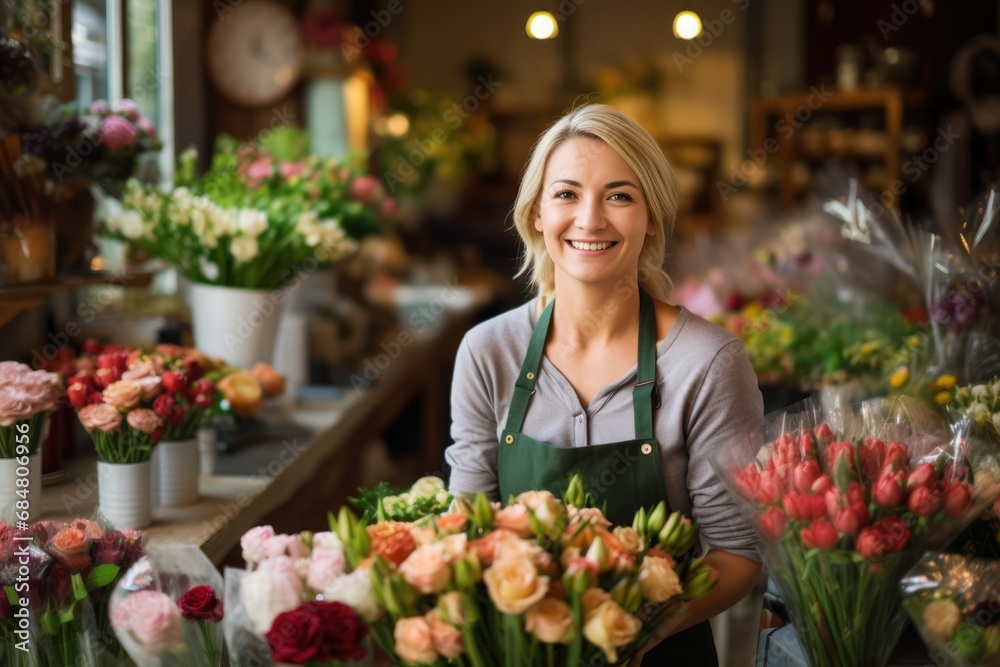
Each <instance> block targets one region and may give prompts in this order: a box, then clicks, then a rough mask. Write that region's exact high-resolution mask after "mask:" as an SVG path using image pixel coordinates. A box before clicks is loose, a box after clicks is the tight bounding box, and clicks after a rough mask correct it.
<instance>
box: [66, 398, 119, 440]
mask: <svg viewBox="0 0 1000 667" xmlns="http://www.w3.org/2000/svg"><path fill="white" fill-rule="evenodd" d="M77 416H78V417H79V418H80V423H81V424H83V428H85V429H87V433H90V432H91V431H93V430H94V429H97V430H98V431H104V432H105V433H110V432H112V431H115V430H117V429H118V427H119V426H121V424H122V416H121V414H120V413H119V412H118V409H117V408H115V407H114V406H112V405H108V404H107V403H94V404H93V405H85V406H84V407H82V408H80V411H79V412H78V413H77Z"/></svg>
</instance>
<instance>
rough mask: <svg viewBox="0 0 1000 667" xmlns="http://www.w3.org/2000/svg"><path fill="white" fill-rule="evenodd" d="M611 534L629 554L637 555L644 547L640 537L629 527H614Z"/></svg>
mask: <svg viewBox="0 0 1000 667" xmlns="http://www.w3.org/2000/svg"><path fill="white" fill-rule="evenodd" d="M611 534H612V535H614V536H615V538H616V539H617V540H618V542H619V543H620V544H621V545H622V548H624V549H625V551H627V552H628V553H630V554H633V555H635V554H637V553H639V552H640V551H642V549H643V547H644V545H643V543H642V536H641V535H639V533H638V532H637V531H636V530H635V528H632V527H631V526H616V527H615V529H614V530H613V531H611Z"/></svg>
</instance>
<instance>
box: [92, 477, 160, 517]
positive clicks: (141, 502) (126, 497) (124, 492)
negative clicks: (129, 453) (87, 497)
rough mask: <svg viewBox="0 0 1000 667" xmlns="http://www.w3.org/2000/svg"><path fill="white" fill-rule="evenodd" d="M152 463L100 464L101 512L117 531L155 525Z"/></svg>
mask: <svg viewBox="0 0 1000 667" xmlns="http://www.w3.org/2000/svg"><path fill="white" fill-rule="evenodd" d="M149 467H150V464H149V461H143V462H142V463H105V462H104V461H98V462H97V509H98V510H99V511H100V513H101V514H103V515H104V518H105V519H107V520H108V521H109V522H110V523H111V524H112V525H113V526H114V527H115V528H117V529H119V530H124V529H126V528H145V527H146V526H148V525H149V524H150V523H152V521H153V511H152V506H151V503H150V498H149V481H150V477H149Z"/></svg>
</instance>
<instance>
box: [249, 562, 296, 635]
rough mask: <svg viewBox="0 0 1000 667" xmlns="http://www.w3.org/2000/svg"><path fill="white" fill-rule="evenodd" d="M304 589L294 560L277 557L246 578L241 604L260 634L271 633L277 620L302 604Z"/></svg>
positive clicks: (258, 567)
mask: <svg viewBox="0 0 1000 667" xmlns="http://www.w3.org/2000/svg"><path fill="white" fill-rule="evenodd" d="M303 590H304V586H303V584H302V579H300V578H299V575H298V572H297V571H296V569H295V565H294V564H293V563H292V559H291V558H289V557H287V556H277V557H275V558H268V559H265V560H264V561H263V562H261V563H260V565H258V566H257V569H256V570H254V571H253V572H251V573H249V574H246V575H244V576H243V581H242V582H241V585H240V601H241V602H242V603H243V607H244V609H245V611H246V614H247V616H248V617H249V618H250V621H251V623H253V627H254V631H255V632H256V633H257V634H261V635H262V634H264V633H265V632H267V631H268V630H270V629H271V624H272V623H273V622H274V619H275V617H276V616H277V615H278V614H280V613H281V612H283V611H290V610H292V609H295V608H296V607H298V606H299V605H300V604H302V593H303Z"/></svg>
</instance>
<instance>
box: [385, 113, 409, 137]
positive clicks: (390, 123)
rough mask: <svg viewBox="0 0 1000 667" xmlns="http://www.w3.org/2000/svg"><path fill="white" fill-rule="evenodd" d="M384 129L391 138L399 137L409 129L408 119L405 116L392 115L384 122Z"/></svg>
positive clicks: (399, 114)
mask: <svg viewBox="0 0 1000 667" xmlns="http://www.w3.org/2000/svg"><path fill="white" fill-rule="evenodd" d="M385 129H386V130H388V132H389V134H390V135H391V136H393V137H401V136H403V135H404V134H406V133H407V131H409V129H410V119H409V118H407V117H406V115H405V114H401V113H394V114H392V115H391V116H389V117H388V118H387V119H386V121H385Z"/></svg>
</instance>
